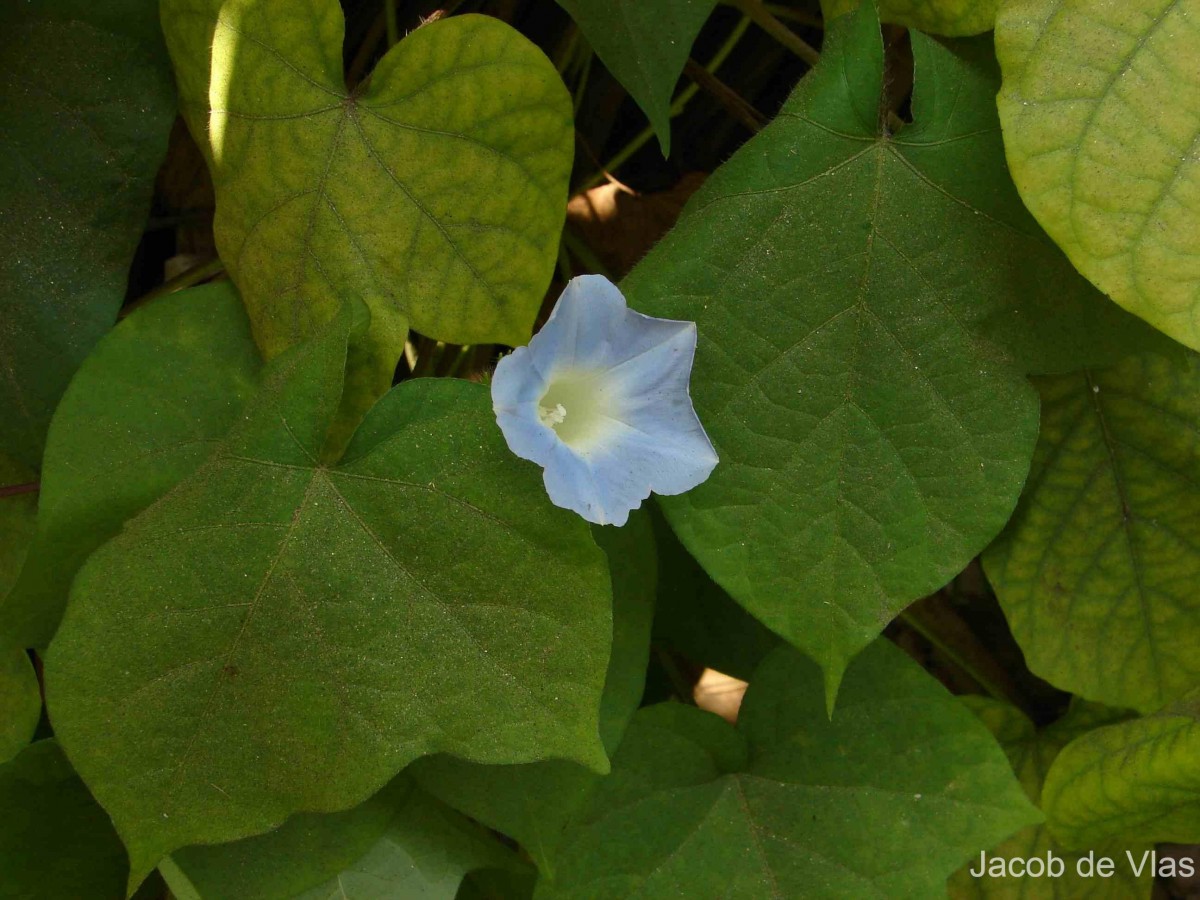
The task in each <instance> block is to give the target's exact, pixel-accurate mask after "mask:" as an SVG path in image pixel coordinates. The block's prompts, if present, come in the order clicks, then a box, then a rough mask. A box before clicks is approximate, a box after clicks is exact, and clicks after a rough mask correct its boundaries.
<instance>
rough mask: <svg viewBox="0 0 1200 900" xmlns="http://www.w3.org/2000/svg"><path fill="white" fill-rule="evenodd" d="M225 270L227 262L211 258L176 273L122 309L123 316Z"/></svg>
mask: <svg viewBox="0 0 1200 900" xmlns="http://www.w3.org/2000/svg"><path fill="white" fill-rule="evenodd" d="M224 271H225V264H224V263H223V262H221V260H220V259H213V260H209V261H208V262H206V263H203V264H202V265H199V266H196V267H195V268H194V269H188V270H187V271H186V272H182V273H180V274H179V275H176V276H175V277H174V278H172V279H171V280H170V281H165V282H163V283H162V284H160V285H159V286H158V287H156V288H155V289H154V290H152V291H147V292H146V293H145V294H142V296H140V297H138V298H137V299H136V300H134V301H133V302H132V303H130V304H129V305H128V306H126V307H125V308H124V309H123V310H121V316H120V317H121V318H122V319H123V318H125V317H126V316H127V315H129V314H130V313H132V312H135V311H137V310H139V309H141V308H142V307H143V306H145V305H146V304H147V303H153V302H154V301H155V300H157V299H159V298H160V297H165V296H167V294H174V293H175V292H176V291H182V290H183V289H184V288H190V287H193V286H194V285H197V284H199V283H200V282H202V281H207V280H208V279H210V278H212V277H213V276H214V275H220V274H221V273H222V272H224Z"/></svg>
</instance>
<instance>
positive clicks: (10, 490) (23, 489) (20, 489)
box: [0, 481, 42, 499]
mask: <svg viewBox="0 0 1200 900" xmlns="http://www.w3.org/2000/svg"><path fill="white" fill-rule="evenodd" d="M41 489H42V483H41V482H40V481H31V482H29V484H10V485H7V486H6V487H0V499H3V498H5V497H15V496H17V495H18V494H36V493H37V492H38V491H40V490H41Z"/></svg>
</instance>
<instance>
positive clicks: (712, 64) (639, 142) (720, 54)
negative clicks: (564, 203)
mask: <svg viewBox="0 0 1200 900" xmlns="http://www.w3.org/2000/svg"><path fill="white" fill-rule="evenodd" d="M749 27H750V19H749V17H747V16H743V17H742V20H741V21H740V22H738V23H737V25H735V26H734V28H733V30H732V31H731V32H729V37H727V38H726V39H725V43H723V44H722V45H721V46H720V47H719V48H718V49H717V52H716V53H714V54H713V57H712V59H710V60H709V61H708V65H706V66H705V67H704V70H705V71H706V72H708V73H709V74H710V75H711V74H714V73H715V72H716V70H717V69H719V68H720V67H721V64H722V63H724V62H725V60H726V59H728V58H729V54H730V53H732V52H733V48H734V47H736V46H737V43H738V41H740V40H741V39H742V35H744V34H745V33H746V30H747V29H748V28H749ZM699 91H700V86H699V85H697V84H696V83H695V82H693V83H692V84H689V85H688V86H687V87H686V88H684V89H683V90H682V91H681V92H680V94H679V96H678V97H676V98H675V100H674V102H672V103H671V118H675V117H676V116H678V115H679V114H680V113H682V112H683V111H684V110H685V109H686V108H687V105H688V103H689V102H691V99H692V98H693V97H695V96H696V94H697V93H699ZM653 137H654V128H653V127H651V126H646V127H645V128H643V129H642V130H641V131H640V132H638V134H637V136H636V137H634V139H633V140H631V141H630V142H629V143H628V144H626V145H625V146H624V147H622V148H621V149H620V150H619V151H618V152H617V154H616V155H615V156H613V157H612V158H610V159H609V161H608V162H607V163H605V164H604V165H603V166H602V167H601V169H600V171H599V172H596V173H594V174H593V175H592V176H591V177H590V178H588V179H587V181H585V182H583V184H581V185H580V186H579V187H578V188H576V189H575V193H578V192H579V191H586V190H590V189H591V188H594V187H595V186H596V185H598V184H600V183H601V182H602V181H605V180H606V179H607V178H608V173H609V172H615V171H616V170H617V169H619V168H620V167H621V166H623V165H624V164H625V163H626V162H628V161H629V158H630V157H631V156H633V155H634V154H635V153H637V152H638V151H639V150H641V149H642V147H644V146H645V145H646V143H647V142H649V141H650V139H651V138H653Z"/></svg>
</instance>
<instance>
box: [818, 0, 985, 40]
mask: <svg viewBox="0 0 1200 900" xmlns="http://www.w3.org/2000/svg"><path fill="white" fill-rule="evenodd" d="M860 2H861V0H821V11H822V12H823V13H824V14H825V18H826V19H833V18H835V17H837V16H840V15H844V14H845V13H848V12H850V11H851V10H854V9H857V8H858V5H859V3H860ZM877 5H878V7H879V17H880V18H881V19H883V21H885V22H895V23H896V24H898V25H906V26H908V27H909V28H916V29H917V30H919V31H927V32H929V33H930V34H944V35H947V36H950V37H965V36H966V35H971V34H980V33H981V32H984V31H991V30H992V26H993V25H994V24H995V22H996V10H997V8H998V7H999V6H1000V0H878V3H877Z"/></svg>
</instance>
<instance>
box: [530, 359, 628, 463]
mask: <svg viewBox="0 0 1200 900" xmlns="http://www.w3.org/2000/svg"><path fill="white" fill-rule="evenodd" d="M610 406H611V402H610V400H609V398H608V397H607V396H606V395H605V392H604V390H603V380H602V379H600V378H597V377H596V373H594V372H589V371H584V370H578V369H576V370H568V371H565V372H561V373H559V374H558V375H557V376H556V377H555V378H554V380H553V381H551V382H550V386H549V387H548V388H547V389H546V393H545V394H543V395H542V398H541V399H540V400H539V401H538V417H539V418H540V419H541V420H542V424H543V425H545V426H547V427H548V428H553V429H554V432H555V434H557V435H558V437H559V440H561V441H562V442H563V443H564V444H567V445H569V446H570V447H572V448H573V449H576V450H583V449H586V448H587V446H588V445H589V444H591V443H592V441H593V440H594V439H595V438H596V437H598V436H599V435H600V434H601V433H602V432H603V430H604V427H605V425H606V424H609V425H611V422H610V421H609V413H610V409H609V407H610Z"/></svg>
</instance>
